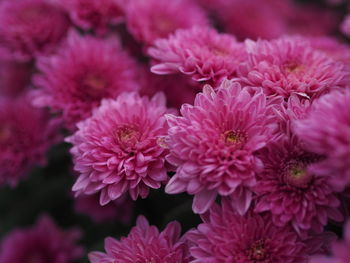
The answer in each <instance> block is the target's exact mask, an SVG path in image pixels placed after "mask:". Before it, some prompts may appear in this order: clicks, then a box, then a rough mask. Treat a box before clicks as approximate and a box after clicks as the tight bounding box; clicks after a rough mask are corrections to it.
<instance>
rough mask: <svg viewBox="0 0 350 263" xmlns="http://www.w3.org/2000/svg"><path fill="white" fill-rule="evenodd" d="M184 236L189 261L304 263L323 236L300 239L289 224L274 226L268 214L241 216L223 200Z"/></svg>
mask: <svg viewBox="0 0 350 263" xmlns="http://www.w3.org/2000/svg"><path fill="white" fill-rule="evenodd" d="M203 220H204V223H202V224H200V225H199V226H198V228H197V229H196V230H192V231H190V232H189V233H188V234H187V235H186V237H187V238H188V239H189V241H190V242H192V246H190V254H191V256H192V257H193V258H194V260H192V261H191V263H197V262H198V263H199V262H211V263H226V262H235V263H257V262H261V263H277V262H278V263H282V262H283V263H306V262H307V258H308V256H309V254H313V253H315V252H317V251H319V248H320V246H322V244H321V243H322V242H325V240H326V239H324V238H322V239H320V238H311V237H308V238H307V239H305V240H302V239H301V238H300V237H299V236H298V235H297V233H296V232H295V231H294V230H293V228H292V227H290V226H284V227H280V226H276V225H275V224H273V222H272V220H271V218H270V216H269V215H268V214H262V215H260V214H255V213H253V212H251V211H249V212H248V213H247V214H246V215H244V216H241V215H239V214H237V213H236V212H235V211H233V210H232V209H231V206H230V204H228V203H226V202H224V203H223V204H222V206H221V207H220V206H218V205H215V206H214V207H212V209H211V210H210V213H209V214H208V215H206V216H205V217H203Z"/></svg>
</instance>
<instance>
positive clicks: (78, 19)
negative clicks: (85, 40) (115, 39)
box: [59, 0, 124, 32]
mask: <svg viewBox="0 0 350 263" xmlns="http://www.w3.org/2000/svg"><path fill="white" fill-rule="evenodd" d="M59 2H60V4H61V5H62V7H63V8H65V9H66V10H67V12H68V13H69V15H70V17H71V19H72V21H73V22H74V23H75V24H76V25H78V26H80V27H81V28H83V29H95V30H98V31H100V32H104V31H106V29H107V26H108V25H110V24H116V23H118V22H120V21H121V20H122V19H123V15H124V14H123V13H124V12H123V8H122V6H121V3H120V1H119V0H98V1H96V0H59Z"/></svg>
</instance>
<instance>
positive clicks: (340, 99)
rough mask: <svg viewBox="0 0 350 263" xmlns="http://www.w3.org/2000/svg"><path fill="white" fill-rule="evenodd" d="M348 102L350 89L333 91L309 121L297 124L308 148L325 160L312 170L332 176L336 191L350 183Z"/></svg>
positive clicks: (313, 111)
mask: <svg viewBox="0 0 350 263" xmlns="http://www.w3.org/2000/svg"><path fill="white" fill-rule="evenodd" d="M349 103H350V90H349V88H347V89H345V90H339V91H333V92H331V93H329V94H327V95H324V96H322V97H321V98H320V99H319V100H317V101H315V102H314V103H313V105H312V109H311V111H310V113H309V115H308V117H307V118H306V119H304V120H300V121H297V122H296V123H295V132H296V134H297V135H298V136H299V138H300V139H301V140H302V141H304V142H305V146H306V147H307V149H308V150H310V151H312V152H315V153H317V154H319V155H321V156H323V157H324V159H323V160H322V161H321V162H319V163H317V164H315V165H313V167H312V171H313V172H314V173H315V174H320V175H324V176H329V177H330V180H331V183H332V185H333V186H334V187H336V190H337V191H341V190H343V189H344V188H345V187H346V186H347V185H348V184H349V183H350V166H349V163H350V114H349Z"/></svg>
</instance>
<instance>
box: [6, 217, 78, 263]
mask: <svg viewBox="0 0 350 263" xmlns="http://www.w3.org/2000/svg"><path fill="white" fill-rule="evenodd" d="M80 237H81V232H80V231H79V230H78V229H70V230H62V229H60V228H59V227H58V226H56V225H55V223H54V222H53V221H52V219H51V218H50V217H48V216H42V217H41V218H40V219H39V221H38V222H37V223H36V225H34V226H33V227H31V228H27V229H17V230H15V231H13V232H11V233H10V234H8V235H7V236H6V237H5V238H4V239H3V240H2V243H1V251H0V262H1V263H24V262H28V263H29V262H30V263H31V262H35V263H48V262H50V263H71V262H73V261H75V260H78V259H80V258H81V256H82V254H83V250H82V248H81V247H80V246H78V245H77V244H76V243H77V241H78V240H79V239H80Z"/></svg>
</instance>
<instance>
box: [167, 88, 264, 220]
mask: <svg viewBox="0 0 350 263" xmlns="http://www.w3.org/2000/svg"><path fill="white" fill-rule="evenodd" d="M266 113H267V107H266V97H265V95H264V94H263V93H262V92H258V93H256V94H254V95H251V94H250V93H249V92H248V91H247V89H244V88H242V87H241V86H240V85H239V84H238V83H232V82H230V81H226V82H223V84H222V86H221V87H220V88H219V89H218V90H217V92H215V91H214V90H213V89H212V88H211V87H210V86H206V87H205V88H204V91H203V93H199V94H198V95H197V96H196V99H195V102H194V106H192V105H188V104H185V105H183V106H182V108H181V114H182V116H181V117H176V116H171V115H169V116H168V124H169V131H168V139H167V144H168V147H169V148H170V154H169V156H168V157H167V160H168V161H169V162H170V163H171V164H173V165H174V166H176V167H177V169H176V174H175V175H174V176H173V177H172V178H171V180H170V181H169V183H168V185H167V186H166V192H167V193H170V194H176V193H180V192H185V191H186V192H188V193H189V194H192V195H195V198H194V203H193V210H194V212H196V213H203V212H205V211H206V210H208V209H209V207H210V206H211V205H212V204H213V202H214V200H215V197H216V196H217V194H219V195H222V196H230V195H232V194H234V193H238V192H240V191H241V189H240V187H244V188H249V187H252V186H254V185H255V175H256V172H257V171H259V170H260V169H261V168H262V165H261V162H260V160H259V159H258V158H257V157H256V156H255V152H256V151H257V150H259V149H261V148H262V147H264V145H265V144H266V143H267V142H268V140H269V139H270V135H269V133H270V123H269V118H268V117H267V116H266ZM249 196H250V195H246V197H247V198H248V199H249ZM240 201H242V200H240ZM245 202H246V203H247V204H246V205H244V206H245V209H247V207H249V203H250V200H245V201H242V203H245Z"/></svg>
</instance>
